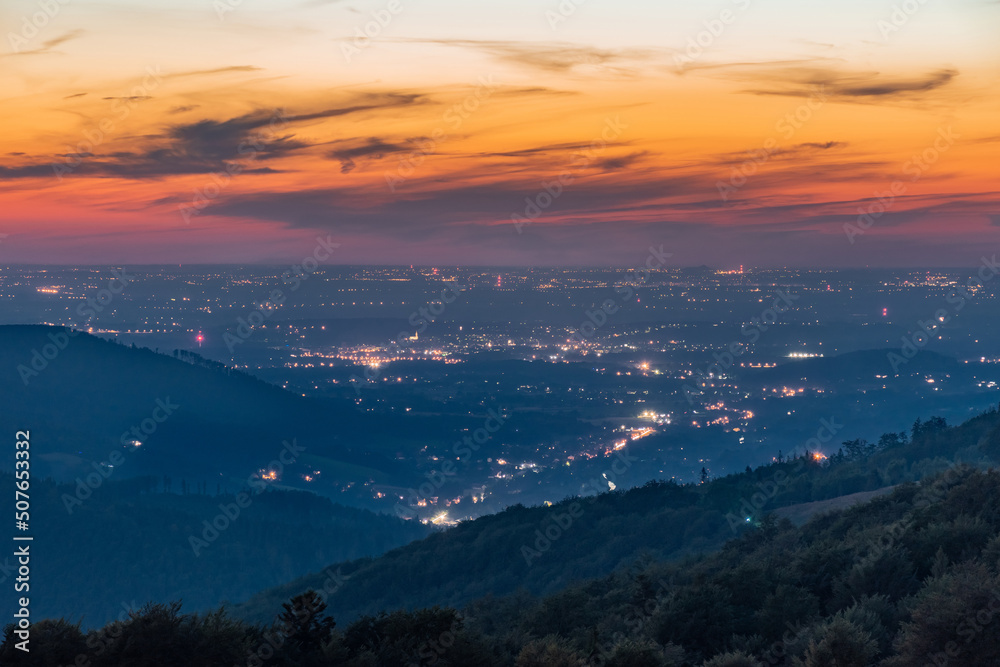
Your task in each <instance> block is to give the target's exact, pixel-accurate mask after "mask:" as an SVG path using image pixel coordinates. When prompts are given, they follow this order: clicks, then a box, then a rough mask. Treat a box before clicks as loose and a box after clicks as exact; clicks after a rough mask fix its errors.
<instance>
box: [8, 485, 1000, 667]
mask: <svg viewBox="0 0 1000 667" xmlns="http://www.w3.org/2000/svg"><path fill="white" fill-rule="evenodd" d="M331 584H332V585H331ZM338 587H339V585H338V584H337V583H336V582H333V581H328V582H327V586H326V587H325V588H324V589H323V590H322V592H321V593H317V592H314V591H310V592H307V593H305V594H303V595H299V596H296V598H294V599H292V600H289V601H286V602H285V603H284V605H283V606H282V605H278V606H276V607H275V608H274V609H273V614H274V620H273V622H270V623H267V624H261V625H248V624H246V623H245V622H242V621H238V620H234V619H233V618H232V617H230V616H229V615H228V614H227V613H226V612H224V611H220V612H216V613H212V614H206V615H184V614H181V613H180V611H179V608H178V605H153V606H149V607H147V608H145V609H143V610H140V611H136V612H133V613H131V614H128V615H124V614H123V616H122V618H121V620H119V621H116V622H114V623H112V624H109V625H108V626H106V627H105V628H103V629H101V630H98V631H93V632H90V633H87V634H84V633H82V632H80V630H79V629H78V628H77V627H76V626H75V625H73V624H72V623H68V622H66V621H54V622H42V623H39V624H37V625H36V626H35V628H34V639H33V641H34V642H35V646H36V647H37V648H38V650H37V652H33V653H30V654H26V653H22V652H20V651H17V650H16V649H15V648H14V643H15V642H16V641H17V637H16V636H15V635H14V634H13V632H12V627H9V628H8V630H7V632H6V637H5V642H4V644H3V646H2V648H0V660H2V661H3V664H4V665H57V664H88V665H93V666H94V667H125V666H128V667H145V666H150V667H152V666H154V665H190V666H193V667H198V666H205V667H209V666H212V667H215V666H217V665H227V666H228V665H233V664H246V665H275V666H277V665H283V666H293V665H298V666H302V667H305V666H320V665H330V666H334V665H339V666H344V667H348V666H349V667H361V666H374V665H386V666H397V665H400V666H402V665H432V664H434V665H441V666H449V665H454V666H456V667H457V666H461V667H470V666H474V665H513V666H516V667H552V666H556V667H563V666H565V667H569V666H574V665H615V666H622V667H626V666H627V667H646V666H648V667H682V666H703V667H762V666H763V665H785V666H797V667H832V666H834V665H836V666H838V667H865V666H868V665H879V666H880V667H910V666H914V665H924V664H934V665H950V666H952V667H983V666H988V665H996V664H998V661H1000V632H998V627H1000V626H998V625H997V624H998V623H1000V618H998V614H1000V473H997V472H995V471H991V472H982V471H977V470H975V469H973V468H971V467H968V466H959V467H954V468H949V469H948V470H946V471H944V472H943V473H941V474H939V475H937V476H935V477H934V478H933V479H929V480H926V481H925V482H924V483H922V484H919V485H918V484H912V483H907V484H904V485H902V486H901V487H900V488H899V489H897V490H896V491H895V492H893V493H892V494H891V495H888V496H884V497H881V498H878V499H876V500H874V501H872V502H870V503H868V504H865V505H860V506H857V507H854V508H852V509H849V510H846V511H843V512H836V513H833V514H829V515H826V516H823V517H820V518H818V519H816V520H814V521H812V522H810V523H809V524H808V525H806V526H805V527H802V528H795V527H793V526H792V525H791V524H790V523H789V522H787V521H783V522H780V523H778V522H775V521H774V520H772V519H771V518H769V517H766V518H765V519H764V520H763V521H761V522H760V523H759V525H756V526H754V527H752V528H750V529H749V530H748V532H747V533H746V534H744V535H743V536H741V537H740V538H739V539H736V540H734V541H732V542H730V543H729V544H728V545H726V547H725V548H724V549H722V550H721V551H719V552H716V553H714V554H712V555H709V556H702V557H696V558H689V559H686V560H683V561H681V562H671V563H665V562H656V561H650V560H649V559H647V558H641V559H637V560H636V561H634V562H633V563H632V564H631V565H630V566H629V567H627V568H623V569H621V570H619V571H617V572H616V573H614V574H612V575H610V576H607V577H603V578H599V579H595V580H591V581H587V582H582V583H579V584H576V585H573V586H570V587H568V588H566V589H565V590H563V591H561V592H559V593H557V594H555V595H551V596H547V597H542V598H536V597H533V596H531V595H529V594H527V593H519V594H517V595H513V596H509V597H502V598H493V597H487V598H483V599H480V600H477V601H476V602H474V603H472V604H470V605H468V606H466V608H465V609H464V610H462V611H461V612H459V611H455V610H453V609H441V608H436V607H435V608H432V609H424V610H419V611H414V612H407V611H396V612H391V613H384V612H383V613H380V614H377V615H367V616H364V617H361V618H359V619H357V620H356V621H354V622H352V623H346V624H337V623H336V619H335V618H331V617H330V616H329V615H328V613H327V609H326V605H325V603H324V601H323V600H324V598H325V599H330V598H335V597H336V595H337V593H338ZM80 661H86V662H80Z"/></svg>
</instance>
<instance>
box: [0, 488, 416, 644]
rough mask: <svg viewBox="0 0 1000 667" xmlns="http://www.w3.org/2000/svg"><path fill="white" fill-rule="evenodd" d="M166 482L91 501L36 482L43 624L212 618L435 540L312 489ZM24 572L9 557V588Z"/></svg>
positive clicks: (2, 604) (87, 494) (34, 525)
mask: <svg viewBox="0 0 1000 667" xmlns="http://www.w3.org/2000/svg"><path fill="white" fill-rule="evenodd" d="M162 484H163V481H162V479H161V478H136V479H130V480H125V481H115V480H114V479H108V480H106V481H103V482H102V483H101V484H100V485H97V486H96V487H95V488H92V489H85V490H84V491H83V492H80V491H79V489H78V486H77V484H54V483H52V482H49V481H44V480H41V479H34V480H33V481H32V485H31V493H30V495H31V519H32V521H31V531H30V534H31V535H32V536H33V537H34V540H33V542H32V543H31V544H32V547H31V548H32V554H33V555H32V561H31V565H32V571H31V575H32V582H33V583H32V592H35V593H36V594H35V595H33V596H32V597H31V599H32V603H33V605H32V606H33V611H34V613H36V614H37V618H42V617H45V616H48V617H54V616H65V617H67V618H72V619H73V620H74V622H75V621H79V620H83V622H84V624H85V625H86V626H87V627H93V626H99V625H101V624H103V623H105V622H106V621H108V620H110V619H112V618H115V617H117V616H118V615H119V613H120V612H121V611H122V607H123V605H125V606H138V605H141V604H145V603H146V602H148V601H150V600H155V601H169V600H183V602H184V608H185V609H186V610H192V611H198V610H202V609H207V608H212V607H215V606H218V605H219V604H220V603H221V602H222V601H224V600H239V599H243V598H246V597H247V596H248V595H251V594H253V593H254V592H256V591H259V590H260V588H261V586H262V585H263V586H266V585H277V584H279V583H282V582H285V581H288V580H289V579H294V578H296V577H299V576H302V575H303V574H305V573H307V572H312V571H315V570H317V569H321V568H323V567H325V566H326V565H327V564H328V563H331V562H336V561H340V560H345V559H351V558H359V557H362V556H374V555H378V554H381V553H383V552H385V551H386V550H388V549H391V548H393V547H397V546H399V545H401V544H406V543H407V542H410V541H411V540H414V539H417V538H420V537H424V536H426V535H427V534H428V533H429V532H430V529H428V528H427V527H426V526H424V525H422V524H419V523H416V522H407V521H402V520H400V519H397V518H395V517H389V516H385V515H378V514H374V513H372V512H369V511H367V510H362V509H356V508H351V507H344V506H343V505H338V504H334V503H332V502H331V501H330V500H329V499H326V498H321V497H319V496H316V495H314V494H312V493H308V492H304V491H275V490H262V491H258V490H256V489H246V490H245V491H244V492H245V493H246V494H247V495H246V496H245V497H244V498H242V499H240V498H238V497H236V496H234V495H229V494H223V495H218V496H215V495H206V494H203V493H197V492H195V489H194V488H189V489H188V490H187V492H186V493H164V492H162ZM0 486H2V487H3V488H9V489H13V488H14V478H13V475H11V474H9V473H0ZM177 486H178V487H179V486H180V485H177ZM176 490H177V491H180V490H181V489H180V488H177V489H176ZM213 491H214V489H213ZM4 495H5V496H7V495H8V494H4ZM0 511H4V512H6V513H7V515H8V516H13V512H14V507H13V496H12V495H11V496H10V497H9V498H8V497H4V498H3V499H2V501H0ZM16 566H17V563H16V559H15V558H14V557H13V556H11V555H10V552H9V553H7V554H4V555H0V580H3V581H6V582H7V583H6V584H3V585H10V584H11V581H12V579H13V576H14V574H13V570H12V569H11V568H14V567H16ZM13 605H14V598H13V597H12V596H4V597H2V598H0V614H2V615H3V616H6V617H10V615H11V614H12V613H13V611H14V610H13Z"/></svg>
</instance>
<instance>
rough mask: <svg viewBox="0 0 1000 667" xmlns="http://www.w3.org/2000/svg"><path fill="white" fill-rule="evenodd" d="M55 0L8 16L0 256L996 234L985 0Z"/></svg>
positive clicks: (999, 211)
mask: <svg viewBox="0 0 1000 667" xmlns="http://www.w3.org/2000/svg"><path fill="white" fill-rule="evenodd" d="M52 1H53V4H52V7H54V8H55V9H54V10H53V11H52V16H46V15H38V14H37V12H38V11H39V6H38V5H37V4H36V3H34V2H21V0H15V1H14V2H11V3H5V4H4V6H3V9H2V10H0V19H2V22H3V25H4V28H5V34H6V36H7V39H6V42H7V50H6V51H5V52H4V53H3V54H2V55H0V83H2V90H3V91H4V92H3V104H2V105H0V121H2V127H3V134H4V139H5V141H4V145H5V148H4V150H3V156H2V158H0V178H2V182H0V200H2V201H0V204H2V210H3V218H2V222H0V233H3V234H7V236H6V238H4V239H3V242H2V243H0V262H5V263H6V262H38V263H105V262H108V263H150V262H152V263H159V262H163V263H168V262H169V263H176V262H284V261H289V260H295V259H298V258H301V256H303V255H304V254H308V252H309V250H310V249H311V247H312V245H313V243H314V240H315V237H316V236H317V235H320V234H322V235H324V236H325V235H326V234H330V235H332V236H333V237H335V238H336V239H337V240H338V241H339V242H340V243H341V244H342V247H343V248H344V251H345V257H344V258H343V260H342V261H344V262H358V263H362V262H363V263H389V264H391V263H405V264H411V263H417V264H424V263H441V264H459V263H478V264H631V263H635V262H637V261H639V260H641V259H642V257H644V256H645V253H646V248H647V246H649V245H651V244H656V245H661V244H662V245H664V247H665V248H666V249H669V250H671V251H673V252H674V255H675V257H677V258H678V260H679V261H680V262H681V263H688V264H701V263H707V264H710V265H716V266H731V265H734V264H741V263H742V264H747V265H767V266H801V265H826V266H829V265H851V266H856V265H862V266H863V265H869V264H870V265H883V264H884V265H905V266H923V265H969V264H976V263H978V261H979V258H980V257H981V256H982V254H983V253H989V252H992V249H993V248H994V247H995V245H994V244H995V243H996V242H997V241H1000V206H998V203H997V199H998V195H997V193H996V187H995V186H994V184H993V176H994V174H995V170H993V169H991V167H992V165H993V163H994V158H995V156H996V154H997V148H998V146H1000V128H998V127H997V118H998V113H997V112H998V111H1000V92H998V91H1000V86H997V83H998V82H997V76H998V75H997V72H998V70H997V67H996V64H997V56H998V55H1000V53H998V51H1000V46H998V44H997V42H996V40H995V37H994V35H995V33H996V28H997V27H998V25H1000V21H998V19H1000V5H998V4H997V3H990V2H985V1H976V2H973V1H972V0H957V1H956V2H954V3H948V5H947V6H945V5H941V4H939V5H935V4H933V3H926V4H924V5H919V4H918V5H915V6H918V7H919V9H918V10H917V11H916V12H915V13H914V14H913V15H912V16H906V15H904V14H898V13H897V14H894V13H893V9H892V7H893V4H892V3H880V2H879V3H862V2H856V1H855V0H849V1H846V2H839V3H808V4H809V7H808V8H804V7H802V4H803V3H793V2H791V0H782V1H780V2H770V3H764V2H762V0H725V1H722V2H705V3H690V5H694V6H685V7H681V8H676V7H666V6H663V3H660V4H655V5H654V4H653V3H650V2H639V1H631V0H630V1H626V2H618V3H614V5H612V4H611V3H600V2H598V0H586V1H584V0H579V1H578V2H577V3H576V4H573V3H572V2H570V0H566V2H564V3H563V4H562V5H560V3H558V2H552V3H546V2H538V1H534V2H527V1H526V0H524V1H522V0H516V1H514V2H510V3H507V4H504V5H499V4H493V5H491V4H489V3H477V4H476V5H475V6H469V3H464V4H463V3H458V2H452V1H451V0H423V1H422V2H421V3H419V4H417V3H413V4H412V6H411V5H410V3H409V2H405V1H403V0H390V1H386V2H380V1H375V2H365V3H361V2H350V0H342V1H339V2H338V1H333V2H323V1H322V0H301V1H296V2H288V1H284V0H280V1H273V2H266V1H264V0H259V1H257V2H254V1H253V0H245V1H243V2H239V1H237V0H218V1H217V2H214V3H213V2H209V1H207V0H205V1H202V0H183V1H182V2H174V3H166V2H160V1H151V2H137V1H134V0H133V1H128V2H125V1H119V2H101V3H97V2H86V1H84V0H66V1H65V2H63V3H59V2H58V0H52ZM226 3H228V4H226ZM666 4H668V5H672V4H677V3H666ZM230 5H231V6H230ZM824 6H825V8H824ZM219 7H226V8H227V9H226V10H224V11H223V10H221V9H219ZM560 7H562V8H563V9H562V10H560V9H559V8H560ZM573 7H575V9H573V10H572V11H567V8H573ZM39 16H41V18H39ZM43 19H44V20H43ZM32 21H34V23H35V24H36V25H35V26H33V25H31V23H32ZM379 21H381V23H379ZM382 23H384V24H385V25H384V26H383V25H381V24H382ZM32 28H34V30H32ZM366 30H367V31H368V34H369V35H371V37H365V38H364V39H359V38H356V35H358V34H363V33H364V31H366ZM560 178H561V179H562V181H563V182H562V183H559V181H560ZM556 183H559V185H558V187H557V186H556V185H554V184H556ZM893 188H895V194H893V195H892V196H891V199H890V197H889V195H887V194H886V193H891V192H892V191H893ZM879 197H882V200H881V201H879ZM865 212H870V213H871V214H872V216H871V217H869V218H861V219H860V220H859V216H860V215H861V214H863V213H865ZM512 220H514V221H520V222H521V223H522V224H520V225H515V224H514V222H512ZM529 220H530V222H531V224H525V223H526V222H528V221H529Z"/></svg>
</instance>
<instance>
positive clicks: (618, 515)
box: [234, 410, 1000, 622]
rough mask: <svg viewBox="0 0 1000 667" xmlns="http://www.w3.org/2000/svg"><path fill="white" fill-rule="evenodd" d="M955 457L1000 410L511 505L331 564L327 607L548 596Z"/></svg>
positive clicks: (343, 612) (996, 448)
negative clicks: (829, 450) (697, 473)
mask: <svg viewBox="0 0 1000 667" xmlns="http://www.w3.org/2000/svg"><path fill="white" fill-rule="evenodd" d="M956 461H963V462H967V463H971V464H974V465H978V466H980V467H983V468H985V467H988V466H989V465H992V464H993V463H994V462H996V461H1000V414H998V413H997V412H996V411H995V410H994V411H991V412H989V413H987V414H984V415H982V416H980V417H977V418H975V419H972V420H970V421H968V422H966V423H965V424H962V425H961V426H958V427H953V428H949V427H947V426H946V424H945V423H944V421H943V420H941V419H937V418H933V419H930V420H928V421H926V422H918V423H916V424H914V426H913V428H912V429H911V431H910V432H909V433H903V434H897V433H890V434H885V435H883V436H882V437H881V438H880V439H879V440H878V441H877V442H874V443H869V442H866V441H860V440H859V441H852V442H846V443H844V445H843V447H842V448H841V452H840V453H839V454H836V455H834V456H832V457H830V458H829V459H828V460H822V459H817V458H815V457H814V456H813V455H812V454H811V453H806V454H804V455H801V456H800V457H798V458H795V459H793V460H782V461H776V462H775V463H773V464H772V465H769V466H763V467H760V468H758V469H756V470H753V471H748V472H745V473H741V474H737V475H730V476H728V477H724V478H720V479H715V480H711V481H709V482H708V483H705V484H700V485H693V484H692V485H678V484H674V483H672V482H650V483H648V484H646V485H645V486H643V487H640V488H637V489H632V490H629V491H621V492H612V493H605V494H601V495H599V496H595V497H591V498H584V499H575V498H574V499H567V500H566V501H564V502H561V503H557V504H555V505H553V506H552V507H531V508H526V507H520V506H519V507H514V508H511V509H508V510H507V511H505V512H501V513H499V514H496V515H493V516H488V517H484V518H481V519H478V520H476V521H472V522H468V523H464V524H460V525H459V526H457V527H455V528H453V529H451V530H448V531H446V532H444V533H439V534H434V535H431V536H430V537H428V538H426V539H424V540H421V541H419V542H415V543H413V544H409V545H406V546H404V547H402V548H399V549H396V550H394V551H391V552H389V553H387V554H385V555H383V556H381V557H379V558H377V559H371V560H367V559H366V560H360V561H355V562H351V563H344V564H342V565H341V566H338V567H342V570H343V571H344V572H345V573H348V574H350V579H349V580H347V581H346V582H345V583H344V585H343V586H342V587H341V588H340V590H338V593H337V595H336V596H334V597H333V598H331V600H330V601H329V604H330V609H331V611H332V612H333V613H335V615H336V616H337V617H338V618H341V619H353V618H356V617H357V616H359V615H361V614H371V613H376V612H378V611H380V610H391V609H398V608H416V607H423V606H429V605H434V604H440V605H458V606H461V605H464V604H466V603H468V602H470V601H471V600H473V599H475V598H478V597H481V596H484V595H506V594H509V593H513V592H515V591H517V590H518V589H524V590H526V591H528V592H530V593H532V594H535V595H541V594H546V593H553V592H556V591H559V590H561V589H563V588H564V587H565V586H567V585H568V584H570V583H571V582H573V581H576V580H580V579H584V578H588V577H600V576H604V575H607V574H608V573H610V572H613V571H615V570H616V569H617V568H620V567H624V566H626V565H628V564H629V563H631V562H632V561H634V560H635V559H636V558H637V557H639V555H640V554H648V555H649V556H651V557H653V558H657V559H665V560H666V559H674V558H678V557H681V556H685V555H690V554H697V553H702V552H706V551H711V550H713V549H716V548H718V547H720V546H721V545H722V544H723V543H724V542H725V541H727V540H729V539H732V538H733V537H736V536H737V535H739V534H740V533H742V531H744V530H748V529H750V528H752V526H753V525H754V524H755V523H756V522H757V521H759V519H760V518H761V517H762V516H764V515H765V514H767V513H769V512H772V511H773V510H775V509H778V508H781V507H786V506H789V505H795V504H798V503H805V502H810V501H816V500H824V499H828V498H837V497H840V496H845V495H848V494H853V493H857V492H861V491H873V490H876V489H881V488H885V487H890V486H894V485H897V484H901V483H904V482H908V481H918V480H920V479H923V478H924V477H926V476H927V475H930V474H934V473H936V472H940V471H942V470H945V469H947V468H948V467H949V466H950V465H952V464H953V462H956ZM322 579H323V576H322V574H316V575H311V576H307V577H304V578H302V579H300V580H297V581H294V582H291V583H289V584H287V585H284V586H280V587H278V588H276V589H274V590H271V591H264V592H263V593H261V594H260V595H257V596H255V597H254V598H252V599H251V600H249V601H248V602H247V603H245V604H242V605H238V606H237V607H235V608H234V612H235V613H236V614H238V615H240V616H242V617H244V618H247V619H249V620H252V621H258V622H259V621H264V620H266V619H268V618H269V617H270V615H271V614H272V613H273V609H275V608H276V607H277V606H278V605H279V604H280V603H281V601H283V600H286V599H288V598H290V597H291V596H293V595H296V594H298V593H301V592H303V591H304V590H306V589H308V588H316V587H318V586H319V583H320V582H321V581H322Z"/></svg>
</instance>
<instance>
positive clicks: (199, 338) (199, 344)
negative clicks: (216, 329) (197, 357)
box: [195, 331, 205, 350]
mask: <svg viewBox="0 0 1000 667" xmlns="http://www.w3.org/2000/svg"><path fill="white" fill-rule="evenodd" d="M195 340H196V341H198V349H199V350H200V349H201V344H202V343H203V342H205V337H204V336H203V335H202V333H201V332H200V331H199V332H198V336H197V337H196V338H195Z"/></svg>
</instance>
